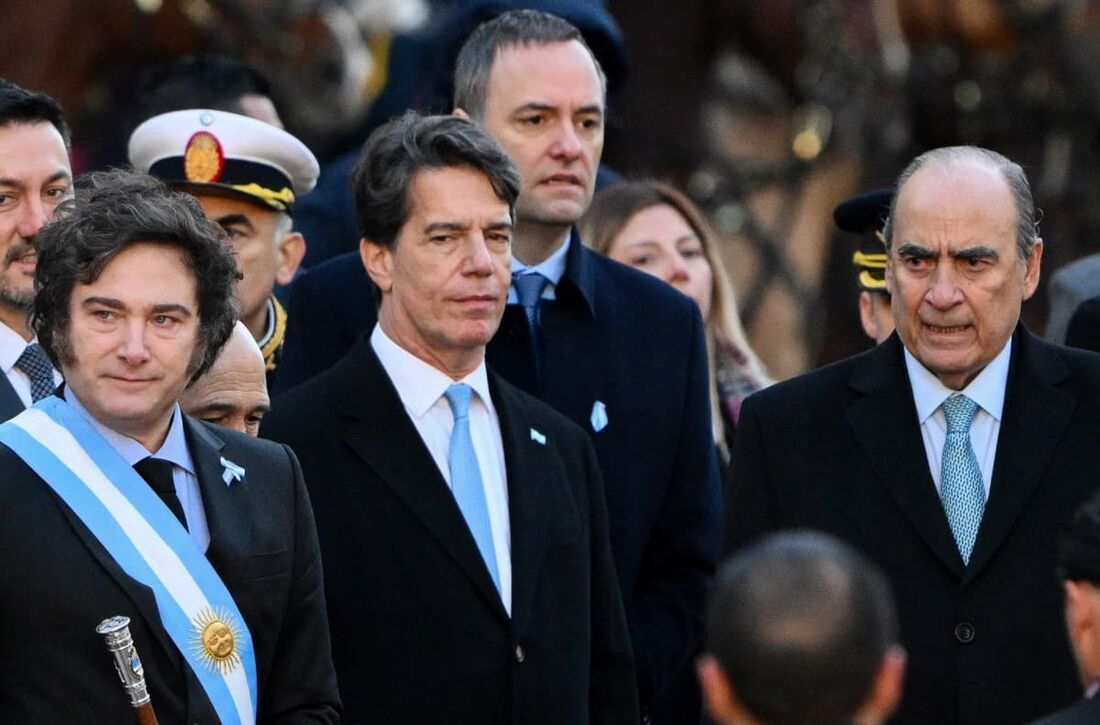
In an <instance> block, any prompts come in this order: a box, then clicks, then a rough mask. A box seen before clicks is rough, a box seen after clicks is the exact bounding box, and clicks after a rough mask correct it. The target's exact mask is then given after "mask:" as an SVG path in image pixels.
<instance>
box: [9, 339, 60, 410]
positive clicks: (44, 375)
mask: <svg viewBox="0 0 1100 725" xmlns="http://www.w3.org/2000/svg"><path fill="white" fill-rule="evenodd" d="M15 367H17V368H18V369H20V370H22V371H23V372H24V373H26V375H27V377H28V378H30V379H31V400H32V401H34V402H35V403H37V402H38V401H39V400H42V398H45V397H47V396H48V395H50V394H51V393H53V390H54V384H53V365H51V364H50V361H49V359H48V358H47V357H46V353H44V352H42V348H40V347H39V346H38V343H37V342H32V343H31V344H30V345H27V346H26V347H25V348H23V354H22V355H20V356H19V359H18V360H16V361H15Z"/></svg>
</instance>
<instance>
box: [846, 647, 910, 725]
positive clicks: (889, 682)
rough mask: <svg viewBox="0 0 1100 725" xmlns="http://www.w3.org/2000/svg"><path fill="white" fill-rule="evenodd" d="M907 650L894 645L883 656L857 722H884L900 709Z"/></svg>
mask: <svg viewBox="0 0 1100 725" xmlns="http://www.w3.org/2000/svg"><path fill="white" fill-rule="evenodd" d="M905 664H906V654H905V650H904V649H903V648H902V647H901V646H900V645H894V646H893V647H890V648H889V649H887V650H886V653H885V654H884V655H883V656H882V663H881V664H880V665H879V668H878V673H877V674H876V675H875V681H874V683H873V684H872V685H871V692H870V694H869V695H868V698H867V701H866V702H865V703H863V707H861V708H860V710H859V712H858V713H857V714H856V717H855V722H857V723H860V724H861V725H864V724H867V725H869V724H871V723H882V722H886V721H887V720H889V719H890V716H891V715H893V714H894V712H895V711H896V710H897V709H898V704H899V703H900V702H901V695H902V691H903V690H904V687H905Z"/></svg>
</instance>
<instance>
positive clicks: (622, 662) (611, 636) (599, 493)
mask: <svg viewBox="0 0 1100 725" xmlns="http://www.w3.org/2000/svg"><path fill="white" fill-rule="evenodd" d="M582 442H583V445H584V450H585V457H584V458H585V460H584V466H585V474H586V478H587V480H588V509H589V538H590V546H591V548H592V567H591V572H592V573H591V577H592V580H591V581H592V585H591V586H592V624H591V632H592V679H591V681H590V682H589V693H588V698H589V722H592V723H612V724H614V723H622V724H623V725H637V723H638V722H640V721H641V716H640V715H639V710H638V690H637V680H636V678H635V672H634V660H633V657H632V655H631V645H630V633H629V632H628V630H627V626H626V615H625V613H624V612H623V603H622V595H621V594H620V592H619V578H618V576H616V574H615V563H614V561H613V559H612V556H611V544H610V540H609V538H608V536H609V533H608V523H607V503H606V501H605V499H604V492H603V479H602V477H601V475H600V465H599V462H598V461H597V460H596V452H595V450H594V449H593V448H592V443H591V442H590V441H589V440H588V439H587V438H584V439H583V441H582Z"/></svg>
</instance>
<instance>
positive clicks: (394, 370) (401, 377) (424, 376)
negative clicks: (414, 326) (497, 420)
mask: <svg viewBox="0 0 1100 725" xmlns="http://www.w3.org/2000/svg"><path fill="white" fill-rule="evenodd" d="M370 344H371V347H372V348H374V352H375V354H376V355H378V360H379V362H381V363H382V367H383V369H385V371H386V374H387V375H389V376H390V380H391V381H392V382H393V386H394V387H395V388H397V395H398V397H400V398H401V402H402V403H403V404H404V406H405V407H406V408H407V409H408V411H409V412H410V413H411V414H412V415H413V416H414V417H415V418H418V419H419V418H422V417H424V414H425V413H427V412H428V410H429V409H430V408H431V407H432V406H433V405H435V403H436V401H437V400H439V399H440V398H441V397H443V394H444V393H445V392H447V388H449V387H451V386H452V385H454V384H455V383H456V382H459V383H465V384H467V385H469V386H470V387H471V388H473V390H474V392H475V393H477V395H478V397H479V398H481V401H482V402H483V403H485V406H486V407H487V408H489V409H490V410H492V408H493V404H492V400H491V399H490V397H489V375H488V373H487V372H486V368H485V359H484V358H482V360H481V364H480V365H478V366H477V368H476V369H474V371H473V372H472V373H470V374H469V375H467V376H466V377H464V378H463V379H462V380H458V381H455V380H452V379H451V377H450V376H449V375H447V374H446V373H444V372H442V371H441V370H439V369H437V368H434V367H432V366H431V365H429V364H428V363H426V362H424V361H423V360H421V359H420V358H418V357H417V356H416V355H413V354H412V353H411V352H409V351H408V350H406V349H405V348H403V347H401V346H400V345H398V344H397V343H396V342H394V341H393V340H391V339H390V336H389V335H387V334H386V333H385V332H384V331H383V330H382V325H380V324H376V325H375V326H374V331H373V332H372V333H371V336H370Z"/></svg>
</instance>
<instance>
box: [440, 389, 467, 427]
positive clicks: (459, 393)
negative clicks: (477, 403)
mask: <svg viewBox="0 0 1100 725" xmlns="http://www.w3.org/2000/svg"><path fill="white" fill-rule="evenodd" d="M473 392H474V391H473V388H471V387H470V386H469V385H467V384H465V383H455V384H454V385H452V386H451V387H449V388H447V392H445V393H444V394H443V395H444V396H445V397H446V398H447V402H448V403H450V405H451V415H453V416H454V419H455V420H459V419H460V418H465V417H467V416H468V415H469V414H470V394H471V393H473Z"/></svg>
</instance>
